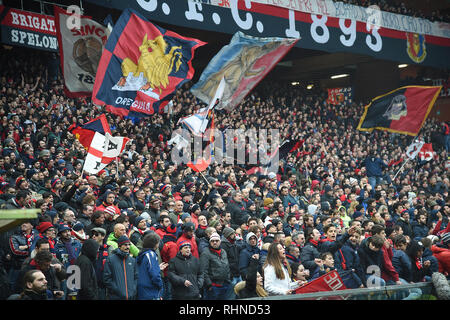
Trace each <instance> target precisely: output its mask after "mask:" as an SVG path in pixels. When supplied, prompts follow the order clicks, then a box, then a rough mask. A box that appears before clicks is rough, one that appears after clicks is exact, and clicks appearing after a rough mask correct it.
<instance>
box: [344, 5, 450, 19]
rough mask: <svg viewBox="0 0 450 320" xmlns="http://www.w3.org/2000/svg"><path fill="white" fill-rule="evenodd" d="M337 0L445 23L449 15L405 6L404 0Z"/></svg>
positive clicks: (449, 17)
mask: <svg viewBox="0 0 450 320" xmlns="http://www.w3.org/2000/svg"><path fill="white" fill-rule="evenodd" d="M338 1H339V2H344V3H348V4H353V5H355V6H360V7H366V8H367V7H369V6H371V5H376V6H378V7H379V8H380V10H382V11H385V12H392V13H397V14H402V15H405V16H411V17H416V18H422V19H427V20H430V21H431V22H446V23H449V22H450V16H449V14H448V12H441V11H439V10H434V11H431V13H430V14H426V13H424V12H423V11H422V10H420V9H416V8H412V7H410V6H409V7H407V6H406V4H405V1H401V0H338ZM338 1H336V2H338ZM446 11H448V10H446Z"/></svg>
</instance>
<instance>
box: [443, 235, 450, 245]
mask: <svg viewBox="0 0 450 320" xmlns="http://www.w3.org/2000/svg"><path fill="white" fill-rule="evenodd" d="M441 240H442V244H443V245H446V246H448V245H449V244H450V232H447V233H444V234H443V235H441Z"/></svg>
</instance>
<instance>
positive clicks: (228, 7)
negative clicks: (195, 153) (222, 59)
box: [87, 0, 450, 68]
mask: <svg viewBox="0 0 450 320" xmlns="http://www.w3.org/2000/svg"><path fill="white" fill-rule="evenodd" d="M87 1H88V2H92V3H93V4H96V5H100V6H104V7H112V8H115V9H119V10H125V9H126V8H132V9H135V10H137V11H138V12H140V13H142V14H143V15H145V16H146V17H147V18H148V19H149V20H151V21H156V22H162V23H169V24H175V25H178V26H183V27H189V28H196V29H203V30H208V31H215V32H222V33H223V32H226V33H229V34H234V33H236V32H237V31H242V32H244V33H245V34H247V35H252V36H256V37H287V38H301V39H302V40H301V41H299V42H298V43H297V44H296V46H297V47H302V48H307V49H313V50H321V51H327V52H351V53H356V54H366V55H370V56H373V57H375V58H377V59H384V60H391V61H396V62H399V63H400V62H401V63H410V64H422V65H428V66H435V67H440V68H442V67H450V59H448V57H449V56H450V25H449V24H446V23H432V22H430V21H428V20H425V19H418V18H413V17H407V16H403V15H396V14H389V13H387V12H382V11H379V10H376V9H374V8H373V7H369V8H362V7H357V6H351V5H345V4H343V3H341V2H333V1H328V0H326V1H313V0H308V1H300V0H298V1H273V0H272V1H269V0H256V1H250V0H239V1H238V0H202V1H200V0H145V1H144V0H130V1H121V0H95V1H94V0H87Z"/></svg>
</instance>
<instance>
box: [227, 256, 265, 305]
mask: <svg viewBox="0 0 450 320" xmlns="http://www.w3.org/2000/svg"><path fill="white" fill-rule="evenodd" d="M258 266H259V255H258V254H254V255H252V257H251V259H250V263H249V265H248V272H247V277H246V278H245V280H244V281H240V282H238V283H237V284H236V286H235V287H234V292H235V293H236V296H237V297H238V299H246V298H254V297H267V296H268V293H267V292H266V290H264V280H263V277H262V276H261V274H260V273H259V272H258Z"/></svg>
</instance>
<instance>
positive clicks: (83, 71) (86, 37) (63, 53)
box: [54, 6, 110, 98]
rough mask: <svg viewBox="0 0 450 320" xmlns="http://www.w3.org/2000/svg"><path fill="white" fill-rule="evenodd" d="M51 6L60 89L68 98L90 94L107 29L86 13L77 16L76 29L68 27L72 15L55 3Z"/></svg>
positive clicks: (107, 33)
mask: <svg viewBox="0 0 450 320" xmlns="http://www.w3.org/2000/svg"><path fill="white" fill-rule="evenodd" d="M54 9H55V26H56V36H57V38H58V43H59V55H60V57H61V70H62V73H63V77H64V92H65V94H66V95H67V96H69V97H72V98H74V97H90V96H91V94H92V89H93V87H94V80H95V74H96V72H97V67H98V63H99V61H100V57H101V56H102V52H103V48H104V46H105V44H106V40H107V39H108V36H109V34H110V31H109V30H108V28H106V27H104V26H102V25H101V24H99V23H97V22H95V21H94V20H92V19H90V18H89V17H86V16H80V28H79V29H75V28H73V29H69V28H68V27H67V25H68V22H69V25H70V20H69V19H73V18H71V16H72V14H71V13H67V12H66V11H65V10H63V9H61V8H60V7H58V6H54Z"/></svg>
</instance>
